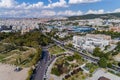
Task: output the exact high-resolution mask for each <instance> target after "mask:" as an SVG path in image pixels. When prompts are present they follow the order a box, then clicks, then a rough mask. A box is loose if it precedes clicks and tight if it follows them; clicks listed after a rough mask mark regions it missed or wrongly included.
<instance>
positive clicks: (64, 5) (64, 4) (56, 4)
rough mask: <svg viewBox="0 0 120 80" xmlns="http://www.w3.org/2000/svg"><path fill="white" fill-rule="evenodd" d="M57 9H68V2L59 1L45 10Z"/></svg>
mask: <svg viewBox="0 0 120 80" xmlns="http://www.w3.org/2000/svg"><path fill="white" fill-rule="evenodd" d="M55 7H68V5H67V2H66V1H65V0H59V1H58V2H55V3H50V4H48V5H47V6H45V8H55Z"/></svg>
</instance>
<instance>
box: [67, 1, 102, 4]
mask: <svg viewBox="0 0 120 80" xmlns="http://www.w3.org/2000/svg"><path fill="white" fill-rule="evenodd" d="M98 1H101V0H69V3H70V4H81V3H94V2H98Z"/></svg>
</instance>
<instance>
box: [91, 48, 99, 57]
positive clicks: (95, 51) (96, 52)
mask: <svg viewBox="0 0 120 80" xmlns="http://www.w3.org/2000/svg"><path fill="white" fill-rule="evenodd" d="M93 55H94V56H96V57H100V55H101V51H100V48H99V47H96V48H95V49H94V50H93Z"/></svg>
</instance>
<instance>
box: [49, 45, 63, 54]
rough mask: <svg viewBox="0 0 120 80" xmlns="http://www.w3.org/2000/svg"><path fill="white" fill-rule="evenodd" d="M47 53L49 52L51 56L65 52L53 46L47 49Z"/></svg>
mask: <svg viewBox="0 0 120 80" xmlns="http://www.w3.org/2000/svg"><path fill="white" fill-rule="evenodd" d="M49 52H50V53H51V54H59V53H62V52H65V50H64V49H62V48H61V47H59V46H53V47H51V48H49Z"/></svg>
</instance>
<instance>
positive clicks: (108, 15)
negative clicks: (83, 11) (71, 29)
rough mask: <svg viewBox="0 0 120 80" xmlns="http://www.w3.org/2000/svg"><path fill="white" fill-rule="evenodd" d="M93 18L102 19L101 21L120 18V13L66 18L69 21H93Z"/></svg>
mask: <svg viewBox="0 0 120 80" xmlns="http://www.w3.org/2000/svg"><path fill="white" fill-rule="evenodd" d="M94 18H102V19H113V18H120V13H107V14H87V15H82V16H71V17H68V19H69V20H78V19H94Z"/></svg>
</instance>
